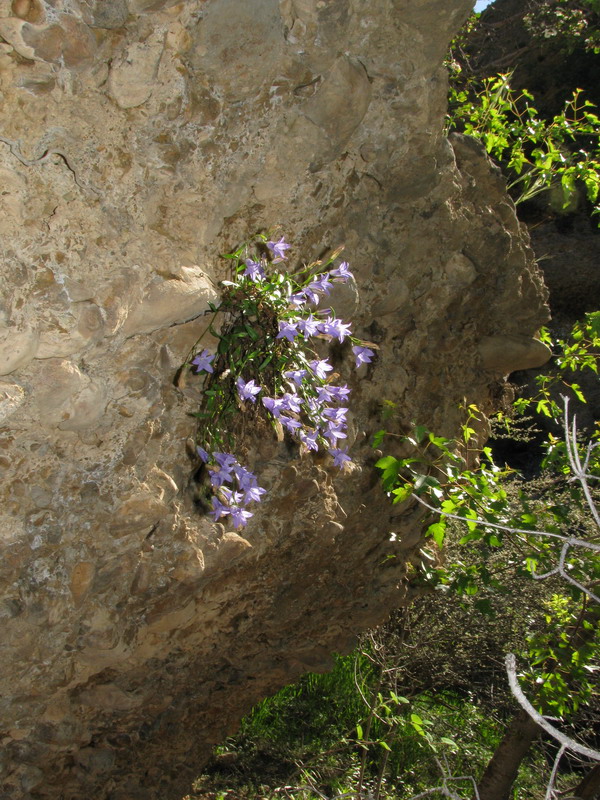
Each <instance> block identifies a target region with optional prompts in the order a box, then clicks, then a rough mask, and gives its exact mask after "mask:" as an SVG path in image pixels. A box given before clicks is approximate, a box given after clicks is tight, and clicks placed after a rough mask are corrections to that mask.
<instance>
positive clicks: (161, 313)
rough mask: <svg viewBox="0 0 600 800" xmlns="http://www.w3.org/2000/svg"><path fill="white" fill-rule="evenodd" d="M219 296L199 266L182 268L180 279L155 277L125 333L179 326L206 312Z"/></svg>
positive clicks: (131, 314) (131, 312) (130, 315)
mask: <svg viewBox="0 0 600 800" xmlns="http://www.w3.org/2000/svg"><path fill="white" fill-rule="evenodd" d="M217 300H218V295H217V292H216V290H215V287H214V284H213V283H212V281H211V280H210V278H209V277H208V276H207V275H206V274H205V273H204V272H202V270H201V269H200V268H198V267H183V268H182V269H181V271H180V274H179V276H178V277H172V278H170V279H167V280H165V279H164V278H162V277H156V278H155V279H154V281H153V282H152V283H151V284H150V286H149V287H148V289H147V291H146V293H145V296H144V297H143V298H142V299H141V302H140V303H139V304H138V305H137V306H134V307H133V308H132V309H131V311H130V312H129V314H128V316H127V319H126V320H125V322H124V324H123V333H124V334H125V335H126V336H133V335H134V334H136V333H150V332H151V331H156V330H158V329H159V328H167V327H169V326H171V325H180V324H182V323H184V322H187V321H188V320H190V319H193V318H194V317H197V316H198V315H199V314H201V313H203V312H205V311H207V309H208V303H209V302H212V303H216V302H217Z"/></svg>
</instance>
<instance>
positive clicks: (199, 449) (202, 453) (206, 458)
mask: <svg viewBox="0 0 600 800" xmlns="http://www.w3.org/2000/svg"><path fill="white" fill-rule="evenodd" d="M196 452H197V453H198V455H199V456H200V458H201V459H202V461H204V463H205V464H208V461H209V459H210V456H209V455H208V453H207V452H206V450H205V449H204V448H203V447H200V445H198V446H197V447H196Z"/></svg>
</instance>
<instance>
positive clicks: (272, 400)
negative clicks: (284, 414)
mask: <svg viewBox="0 0 600 800" xmlns="http://www.w3.org/2000/svg"><path fill="white" fill-rule="evenodd" d="M262 401H263V405H264V407H265V408H266V409H267V411H270V412H271V414H273V416H274V417H275V419H279V417H280V416H281V410H282V404H283V401H282V400H280V399H278V398H277V397H263V399H262Z"/></svg>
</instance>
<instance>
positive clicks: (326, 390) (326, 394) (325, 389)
mask: <svg viewBox="0 0 600 800" xmlns="http://www.w3.org/2000/svg"><path fill="white" fill-rule="evenodd" d="M332 388H334V387H331V386H327V385H325V386H318V387H317V397H318V398H319V400H320V401H321V403H329V402H330V401H331V400H333V399H334V397H335V395H334V394H333V392H332V391H331V389H332Z"/></svg>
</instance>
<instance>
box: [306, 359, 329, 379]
mask: <svg viewBox="0 0 600 800" xmlns="http://www.w3.org/2000/svg"><path fill="white" fill-rule="evenodd" d="M309 366H310V368H311V369H312V371H313V372H314V373H315V375H316V376H317V378H321V380H322V381H324V380H325V379H326V378H327V373H328V372H331V370H332V369H333V367H332V366H331V364H330V363H329V361H327V359H326V358H324V359H323V360H322V361H316V360H315V361H310V362H309Z"/></svg>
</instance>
